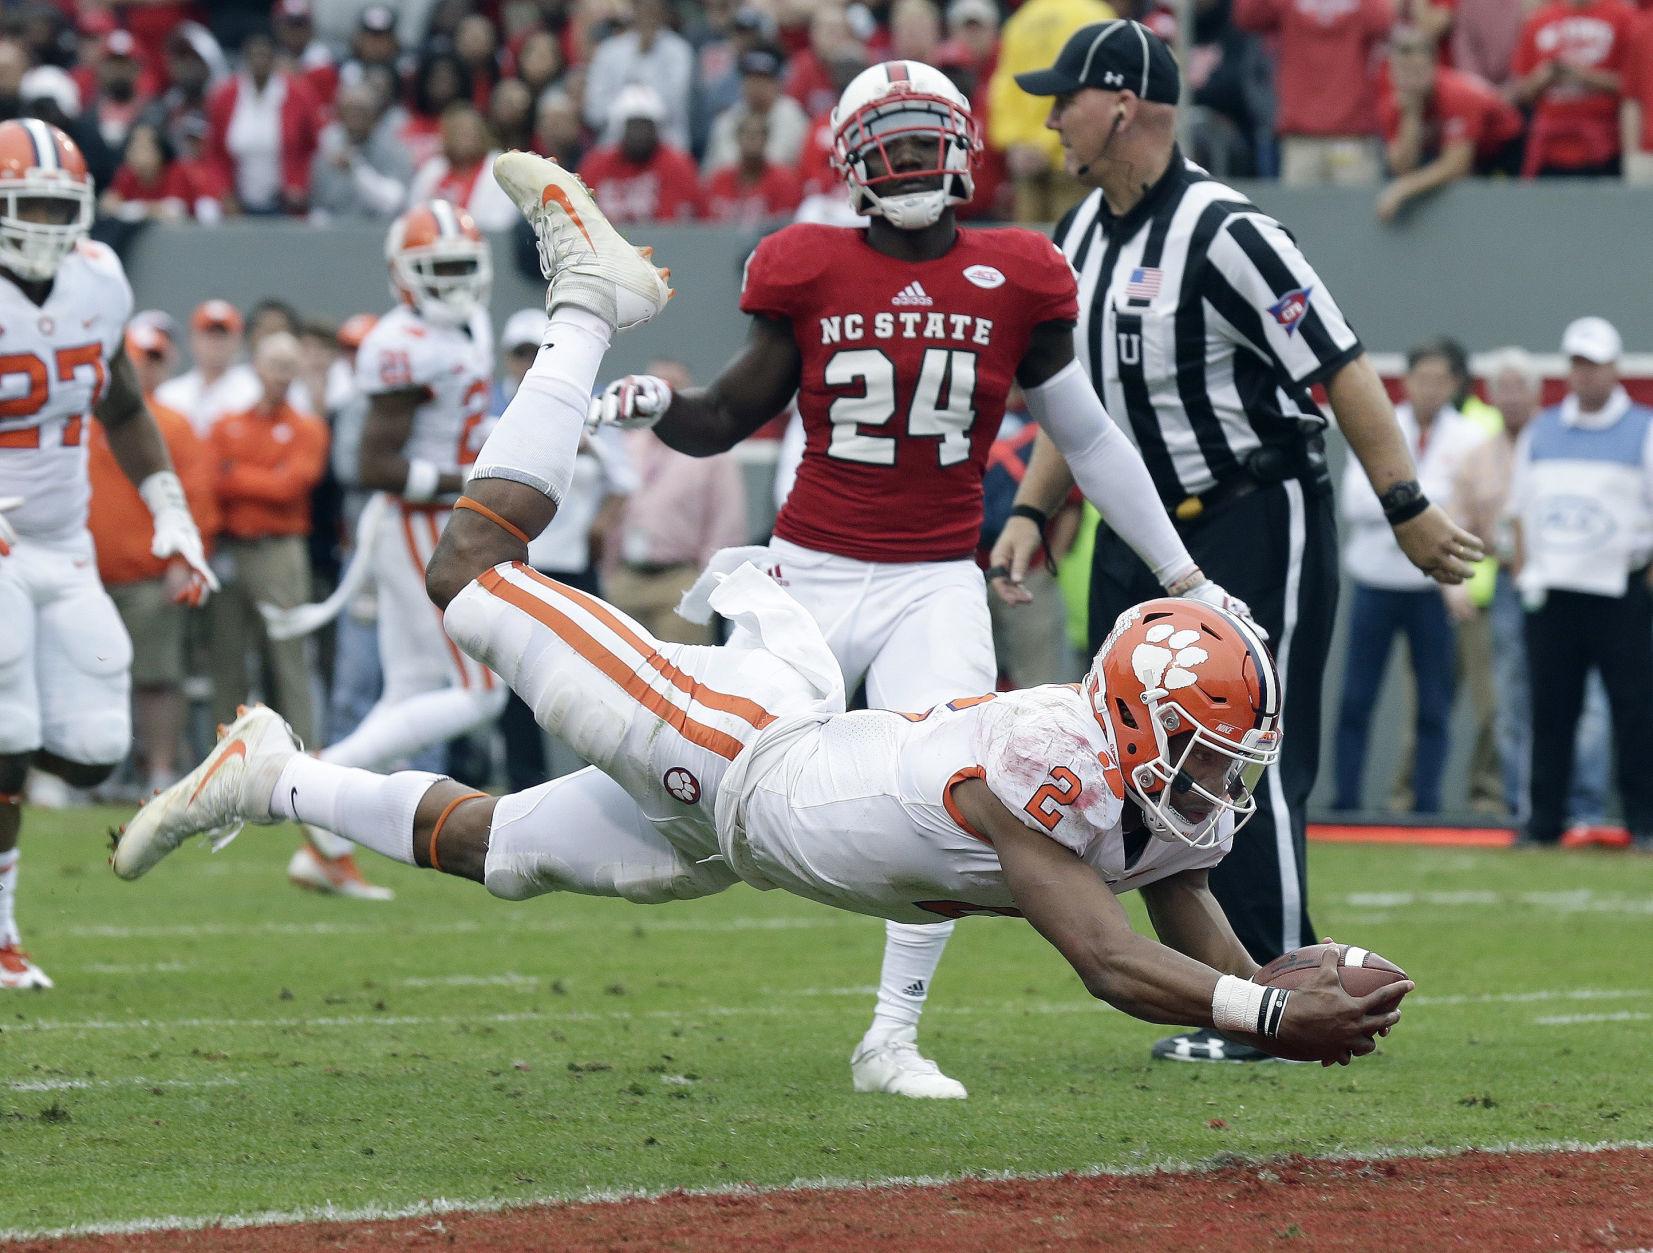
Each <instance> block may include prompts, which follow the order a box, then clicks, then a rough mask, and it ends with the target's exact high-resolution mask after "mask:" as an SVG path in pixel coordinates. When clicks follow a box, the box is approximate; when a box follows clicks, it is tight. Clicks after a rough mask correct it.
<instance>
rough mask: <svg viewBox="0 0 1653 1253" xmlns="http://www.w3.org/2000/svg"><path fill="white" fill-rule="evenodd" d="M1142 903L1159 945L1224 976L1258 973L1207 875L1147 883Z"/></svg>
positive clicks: (1191, 874)
mask: <svg viewBox="0 0 1653 1253" xmlns="http://www.w3.org/2000/svg"><path fill="white" fill-rule="evenodd" d="M1142 901H1143V904H1145V905H1147V907H1148V920H1149V921H1150V922H1152V923H1153V924H1154V934H1155V935H1157V936H1158V937H1159V942H1160V943H1161V944H1164V945H1167V946H1168V947H1170V948H1174V949H1176V950H1177V952H1179V953H1183V954H1185V955H1186V956H1188V957H1192V958H1193V959H1194V960H1195V961H1198V962H1204V963H1205V964H1206V965H1207V966H1210V967H1211V968H1212V969H1213V970H1219V971H1221V972H1222V973H1223V974H1225V975H1238V976H1239V977H1240V978H1242V979H1249V978H1251V976H1252V975H1254V974H1256V973H1257V963H1256V962H1255V961H1253V960H1252V958H1251V954H1250V953H1248V952H1246V949H1245V945H1243V944H1241V943H1240V937H1239V936H1237V935H1235V934H1234V928H1233V926H1232V925H1231V924H1230V923H1229V921H1228V915H1227V914H1225V913H1223V907H1222V906H1221V905H1219V904H1218V903H1217V898H1216V897H1215V896H1213V895H1212V894H1211V885H1210V875H1209V872H1208V871H1205V870H1184V871H1183V872H1182V873H1181V874H1174V875H1171V876H1170V877H1169V878H1165V879H1161V880H1159V881H1158V882H1157V883H1150V884H1148V885H1147V886H1146V887H1144V888H1143V889H1142Z"/></svg>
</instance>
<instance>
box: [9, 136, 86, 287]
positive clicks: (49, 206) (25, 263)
mask: <svg viewBox="0 0 1653 1253" xmlns="http://www.w3.org/2000/svg"><path fill="white" fill-rule="evenodd" d="M91 229H92V176H91V175H90V174H88V173H87V172H86V158H85V157H83V156H82V155H81V152H80V148H79V147H78V146H77V145H76V144H75V141H74V140H72V139H70V138H69V137H68V136H67V135H65V134H64V133H63V132H62V131H60V130H59V129H58V128H57V127H55V126H52V125H51V124H49V123H47V122H42V121H41V120H40V119H39V118H32V117H30V118H18V119H14V120H12V121H9V122H0V267H4V268H5V269H7V270H10V271H11V272H12V273H13V274H15V275H17V276H18V277H19V278H23V279H33V280H36V281H44V280H46V279H49V278H51V277H52V276H53V275H54V274H56V273H57V267H58V266H60V265H62V264H63V259H64V258H65V257H67V256H68V255H69V254H70V253H71V252H73V251H74V248H75V245H76V244H78V243H79V242H80V241H81V240H82V239H84V238H85V237H86V233H87V232H88V231H89V230H91Z"/></svg>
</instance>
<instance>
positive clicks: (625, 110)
mask: <svg viewBox="0 0 1653 1253" xmlns="http://www.w3.org/2000/svg"><path fill="white" fill-rule="evenodd" d="M612 104H613V107H612V108H611V109H610V110H609V114H610V116H611V118H612V119H613V120H614V121H615V122H617V123H618V124H619V126H620V128H621V129H620V142H619V143H617V144H602V145H600V146H599V147H596V148H593V149H592V150H591V151H590V152H589V153H588V154H587V155H586V158H585V160H584V161H582V162H580V167H579V173H580V177H581V178H583V179H584V180H585V181H586V183H587V185H588V186H590V188H591V190H592V194H593V195H595V196H596V197H597V203H598V204H599V205H601V206H602V210H603V212H604V213H605V214H607V215H608V217H609V218H610V219H611V220H612V221H614V222H615V223H616V224H623V223H635V222H672V221H687V220H689V219H692V218H699V217H704V216H706V210H705V199H704V195H703V193H702V190H701V186H700V174H699V171H698V170H696V169H695V163H694V159H693V158H692V157H690V156H689V154H688V153H686V152H684V151H682V150H681V149H679V148H673V147H672V146H671V145H669V144H667V143H664V142H662V140H661V138H660V131H661V127H662V125H663V124H664V121H665V106H664V105H663V104H661V102H660V97H659V96H658V95H656V94H655V92H654V89H653V88H651V87H643V86H632V87H627V88H626V89H625V90H624V91H622V92H621V93H620V95H619V97H618V98H617V99H616V100H614V101H613V102H612Z"/></svg>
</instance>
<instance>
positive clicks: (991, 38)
mask: <svg viewBox="0 0 1653 1253" xmlns="http://www.w3.org/2000/svg"><path fill="white" fill-rule="evenodd" d="M947 41H948V42H949V43H952V44H957V45H958V46H959V47H960V48H961V49H963V51H964V53H965V54H966V62H967V64H968V65H969V67H970V72H971V74H973V75H974V76H975V81H976V82H978V83H986V82H987V80H988V79H989V78H990V77H992V74H993V67H994V66H996V65H997V64H998V61H999V6H998V5H997V4H995V3H994V2H993V0H953V2H952V3H951V4H949V5H948V6H947Z"/></svg>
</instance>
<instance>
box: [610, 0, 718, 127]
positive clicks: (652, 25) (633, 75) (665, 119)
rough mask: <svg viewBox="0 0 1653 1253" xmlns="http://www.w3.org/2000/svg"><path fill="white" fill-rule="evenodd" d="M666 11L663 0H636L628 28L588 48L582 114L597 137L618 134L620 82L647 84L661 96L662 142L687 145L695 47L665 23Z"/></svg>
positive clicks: (627, 84) (620, 119)
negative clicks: (616, 103)
mask: <svg viewBox="0 0 1653 1253" xmlns="http://www.w3.org/2000/svg"><path fill="white" fill-rule="evenodd" d="M670 16H671V14H670V11H669V10H668V8H667V7H666V0H635V3H634V5H633V9H632V21H631V27H630V29H628V30H623V31H621V32H619V33H618V34H614V35H610V36H609V37H608V38H607V39H605V40H603V41H602V43H600V44H598V45H597V50H596V51H595V52H594V53H592V56H591V70H590V74H589V76H588V77H587V80H586V92H585V120H586V124H587V125H588V126H590V127H591V129H592V130H593V131H595V132H596V133H597V134H598V136H599V137H600V138H601V139H603V140H605V141H608V142H612V141H613V140H615V139H616V138H618V136H619V133H620V127H621V125H622V123H623V121H624V119H623V118H620V117H618V116H617V115H616V113H617V111H616V109H615V107H614V105H615V102H616V101H617V100H618V99H619V97H620V95H621V94H622V92H623V91H624V90H625V88H627V87H629V86H646V87H648V88H649V89H650V90H652V91H653V92H654V93H655V95H656V96H658V97H659V98H660V102H661V117H660V119H659V123H658V124H659V126H660V128H661V132H662V134H663V135H664V137H665V140H666V142H667V143H668V144H670V145H672V146H673V147H675V148H678V149H682V150H685V151H686V150H687V149H688V147H689V109H690V105H691V104H692V103H693V101H692V99H691V92H692V87H693V80H694V50H693V49H691V48H690V47H689V41H688V40H686V39H684V38H683V36H681V35H679V34H678V33H677V32H676V31H674V30H672V29H671V28H670V27H669V26H668V25H667V21H668V19H669V18H670Z"/></svg>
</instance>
